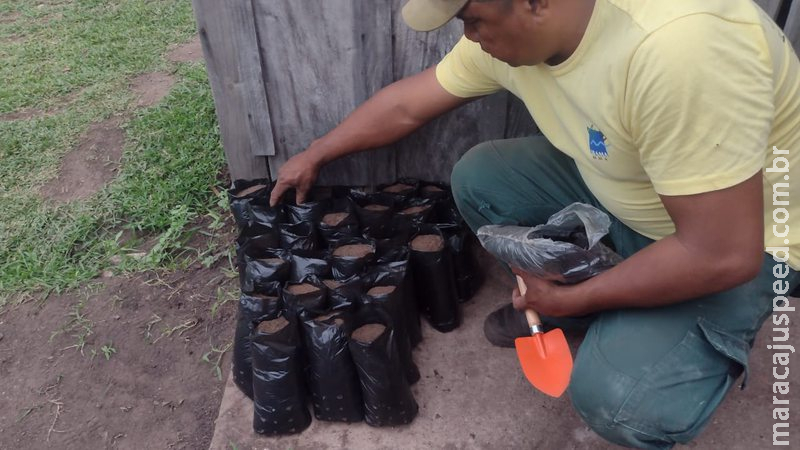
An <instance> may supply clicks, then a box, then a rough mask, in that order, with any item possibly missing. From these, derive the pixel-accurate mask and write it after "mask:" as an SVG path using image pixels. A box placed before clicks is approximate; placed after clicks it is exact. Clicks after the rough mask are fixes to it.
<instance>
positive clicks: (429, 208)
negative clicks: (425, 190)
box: [397, 198, 435, 224]
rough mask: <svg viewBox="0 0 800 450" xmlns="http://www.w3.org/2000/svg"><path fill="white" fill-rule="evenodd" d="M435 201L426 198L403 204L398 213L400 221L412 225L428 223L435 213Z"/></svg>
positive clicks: (414, 199) (411, 200)
mask: <svg viewBox="0 0 800 450" xmlns="http://www.w3.org/2000/svg"><path fill="white" fill-rule="evenodd" d="M434 205H435V203H434V201H432V200H429V199H424V198H413V199H410V200H408V201H407V202H406V203H404V204H403V208H402V209H399V210H398V211H397V218H398V219H399V220H406V221H409V222H411V223H412V224H420V223H424V222H428V221H429V219H430V218H431V217H433V213H434V211H435V210H434Z"/></svg>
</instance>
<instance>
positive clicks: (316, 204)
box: [283, 189, 328, 224]
mask: <svg viewBox="0 0 800 450" xmlns="http://www.w3.org/2000/svg"><path fill="white" fill-rule="evenodd" d="M294 193H295V191H294V189H290V190H289V191H288V192H287V193H286V194H284V197H283V199H284V202H283V208H284V210H285V211H286V221H287V222H289V223H293V224H297V223H303V222H308V223H310V224H316V223H318V222H319V221H320V219H322V215H323V214H324V211H325V209H327V208H328V205H327V201H326V200H314V199H308V200H306V202H305V203H301V204H297V203H296V202H295V195H294Z"/></svg>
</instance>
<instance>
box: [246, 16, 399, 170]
mask: <svg viewBox="0 0 800 450" xmlns="http://www.w3.org/2000/svg"><path fill="white" fill-rule="evenodd" d="M381 3H383V2H380V1H378V2H353V1H350V0H326V1H324V2H315V3H314V6H313V7H309V4H307V3H306V2H298V1H296V0H253V6H254V10H255V19H256V28H257V29H258V35H259V39H260V45H259V46H260V48H261V51H262V53H261V57H262V61H263V64H264V72H265V79H266V86H267V96H268V97H269V111H270V118H271V120H272V127H273V133H274V135H275V138H276V139H275V156H274V157H272V158H271V159H270V166H271V169H272V170H273V174H274V173H275V172H276V169H277V168H278V167H280V166H281V165H282V164H283V163H284V162H285V161H286V160H287V159H288V158H289V157H291V156H292V155H294V154H297V153H299V152H301V151H303V150H304V149H305V148H306V147H307V146H308V145H309V144H310V143H311V142H312V140H314V139H316V138H318V137H320V136H322V135H323V134H325V133H326V132H328V131H329V130H330V129H332V128H333V127H335V126H336V125H337V124H338V123H339V122H341V121H342V119H344V118H345V117H346V116H347V114H349V113H350V112H351V111H352V110H353V109H354V108H355V107H356V106H357V105H359V104H360V103H362V102H363V101H364V100H366V99H367V97H368V96H369V94H371V93H372V92H373V91H374V90H375V89H376V87H377V86H378V85H383V84H386V83H388V82H389V81H390V78H389V76H390V72H388V70H387V69H386V67H381V66H380V64H381V63H380V62H379V61H378V60H379V59H382V56H380V55H390V54H391V48H390V46H389V42H390V40H389V39H390V37H388V36H381V35H380V33H377V31H379V30H381V28H380V27H379V26H380V24H381V22H385V21H386V20H387V19H386V18H382V15H384V14H382V10H381V8H380V7H381ZM383 33H384V34H387V35H388V33H386V32H385V31H384V32H383ZM384 47H385V48H384ZM383 64H386V65H389V66H390V65H391V59H388V60H386V61H385V62H383ZM382 155H383V156H382ZM382 158H383V159H385V158H386V154H385V153H383V154H381V153H379V152H371V153H362V154H358V155H352V156H349V157H346V158H342V159H341V160H339V161H335V162H333V163H331V164H328V165H327V166H326V167H325V168H324V169H323V170H322V172H321V173H320V176H319V179H318V183H319V184H343V183H346V184H359V185H366V184H370V183H373V182H374V180H373V174H374V173H375V170H373V167H383V168H384V169H383V170H386V167H387V165H388V162H386V161H382V160H381V159H382Z"/></svg>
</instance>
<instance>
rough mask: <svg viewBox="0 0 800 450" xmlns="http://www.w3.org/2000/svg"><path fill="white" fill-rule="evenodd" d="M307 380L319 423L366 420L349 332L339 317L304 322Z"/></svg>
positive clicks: (319, 318)
mask: <svg viewBox="0 0 800 450" xmlns="http://www.w3.org/2000/svg"><path fill="white" fill-rule="evenodd" d="M303 337H304V339H305V348H306V360H307V362H308V368H307V372H306V380H307V382H308V388H309V392H310V394H311V404H312V405H313V406H314V416H315V417H316V418H317V419H319V420H327V421H335V422H360V421H361V420H363V418H364V407H363V401H362V399H361V386H360V385H359V382H358V373H357V372H356V366H355V364H354V363H353V359H352V357H351V356H350V348H349V347H348V345H347V343H348V340H349V339H348V330H347V325H346V323H345V318H344V317H340V314H337V313H333V314H326V315H323V316H319V317H317V318H314V319H306V320H304V321H303Z"/></svg>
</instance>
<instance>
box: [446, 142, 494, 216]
mask: <svg viewBox="0 0 800 450" xmlns="http://www.w3.org/2000/svg"><path fill="white" fill-rule="evenodd" d="M493 151H494V148H493V146H492V144H491V143H490V142H482V143H480V144H478V145H476V146H474V147H472V148H471V149H470V150H469V151H467V153H465V154H464V156H462V157H461V159H459V160H458V162H456V164H455V165H454V166H453V171H452V173H451V174H450V187H451V188H452V190H453V198H454V199H455V201H456V204H457V205H458V207H459V208H463V207H467V208H472V209H476V210H477V209H478V207H479V205H478V204H477V203H478V202H477V200H476V199H475V196H474V195H473V194H472V192H473V189H474V188H475V187H476V186H480V185H481V183H482V182H483V181H484V180H486V178H487V171H489V170H491V167H492V165H493V164H495V161H494V158H493V157H492V156H491V152H493Z"/></svg>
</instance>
